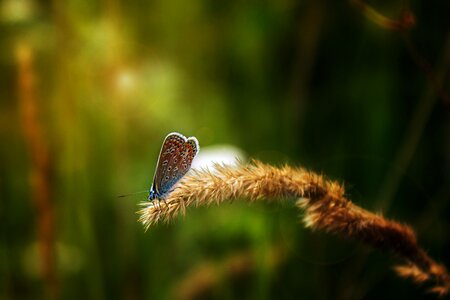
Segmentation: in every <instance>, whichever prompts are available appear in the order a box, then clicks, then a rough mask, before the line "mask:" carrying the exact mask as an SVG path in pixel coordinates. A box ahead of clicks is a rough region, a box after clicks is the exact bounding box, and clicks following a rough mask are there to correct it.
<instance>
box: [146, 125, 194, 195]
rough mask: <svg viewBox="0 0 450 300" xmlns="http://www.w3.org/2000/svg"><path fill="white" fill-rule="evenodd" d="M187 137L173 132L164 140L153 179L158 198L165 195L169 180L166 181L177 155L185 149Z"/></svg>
mask: <svg viewBox="0 0 450 300" xmlns="http://www.w3.org/2000/svg"><path fill="white" fill-rule="evenodd" d="M186 140H187V139H186V137H185V136H183V135H181V134H179V133H176V132H173V133H169V134H168V135H167V136H166V138H165V139H164V142H163V145H162V146H161V151H160V152H159V158H158V163H157V164H156V171H155V176H154V177H153V186H152V188H153V190H154V192H156V195H157V196H161V195H162V194H164V193H165V192H166V191H165V190H166V189H165V188H164V187H165V185H167V182H168V180H167V179H166V178H167V177H168V176H169V172H171V170H172V168H173V167H171V166H172V165H173V162H174V157H175V156H176V153H178V152H180V149H183V148H184V144H185V142H186Z"/></svg>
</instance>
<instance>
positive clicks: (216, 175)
mask: <svg viewBox="0 0 450 300" xmlns="http://www.w3.org/2000/svg"><path fill="white" fill-rule="evenodd" d="M233 199H247V200H248V201H261V200H268V201H285V200H287V199H298V200H296V205H297V206H298V207H299V208H301V209H303V210H304V216H303V222H304V224H305V226H306V227H310V228H312V229H316V230H323V231H326V232H329V233H331V234H335V235H338V236H341V237H343V238H350V239H354V240H357V241H361V242H362V243H364V244H366V245H369V246H371V247H373V248H376V249H379V250H382V251H389V252H391V253H394V254H395V255H396V256H398V257H399V258H402V259H404V261H405V262H406V263H405V264H404V265H401V266H397V267H395V271H396V272H397V274H398V275H399V276H401V277H405V278H411V279H412V280H413V281H414V282H415V283H423V282H429V283H431V284H432V288H431V291H432V292H435V293H437V294H438V295H440V296H444V295H448V293H449V291H450V276H449V275H448V273H447V270H446V268H445V267H444V266H443V265H441V264H438V263H437V262H435V261H434V260H433V259H432V258H431V257H429V256H428V254H427V253H426V252H425V251H424V250H423V249H422V248H421V247H420V246H419V245H418V243H417V239H416V235H415V233H414V231H413V230H412V229H411V227H409V226H407V225H403V224H400V223H398V222H395V221H391V220H387V219H385V218H384V217H383V216H381V215H379V214H375V213H372V212H370V211H367V210H365V209H363V208H361V207H358V206H356V205H355V204H353V203H352V202H351V201H350V200H348V199H347V198H346V197H345V195H344V188H343V186H342V185H340V184H339V183H337V182H335V181H331V180H327V179H325V178H324V177H323V176H321V175H318V174H316V173H313V172H310V171H307V170H305V169H302V168H292V167H289V166H284V167H282V168H276V167H273V166H270V165H267V164H263V163H261V162H258V161H255V162H253V163H251V164H248V165H244V164H240V165H238V166H226V165H215V167H214V168H213V169H212V170H201V171H194V172H193V173H192V174H191V175H188V176H186V177H185V178H184V179H183V180H182V181H181V182H180V183H179V184H178V185H177V188H176V189H175V190H174V191H173V192H171V193H170V194H169V195H168V196H167V198H166V199H165V200H164V202H165V203H164V202H162V203H158V202H157V201H153V202H144V203H142V204H141V205H142V206H143V208H142V209H140V210H139V212H138V213H139V214H140V218H139V221H140V222H142V224H143V225H144V227H145V228H146V229H148V228H149V227H150V226H151V225H154V224H156V223H158V222H160V221H166V222H167V221H169V220H171V219H173V218H174V217H176V216H177V215H179V214H184V213H185V212H186V207H188V206H201V205H210V204H220V203H222V202H225V201H232V200H233Z"/></svg>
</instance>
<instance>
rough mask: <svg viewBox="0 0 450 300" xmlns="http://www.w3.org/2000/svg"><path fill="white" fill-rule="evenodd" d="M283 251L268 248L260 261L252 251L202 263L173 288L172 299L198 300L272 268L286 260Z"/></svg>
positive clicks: (274, 247) (278, 248) (284, 251)
mask: <svg viewBox="0 0 450 300" xmlns="http://www.w3.org/2000/svg"><path fill="white" fill-rule="evenodd" d="M286 252H287V250H286V249H284V247H282V246H279V245H277V246H272V247H271V248H269V249H268V254H267V256H265V259H264V260H263V261H261V259H258V255H257V253H255V251H248V250H247V251H242V252H237V253H234V254H233V255H231V256H229V257H227V258H226V259H224V260H223V261H221V262H202V263H200V264H198V265H196V266H194V267H193V268H192V270H191V272H189V273H188V274H187V275H186V276H185V277H183V278H182V279H181V280H180V281H179V282H178V283H176V284H175V286H174V288H173V296H174V299H183V300H188V299H201V298H203V297H208V296H212V295H213V293H214V291H217V290H218V289H219V287H220V286H221V285H222V284H223V283H224V282H228V281H233V282H237V281H238V280H242V278H243V277H245V276H249V275H250V274H251V273H252V272H257V271H258V270H259V269H261V268H268V269H270V270H272V269H276V268H277V267H279V266H280V264H282V263H283V261H284V260H285V258H286Z"/></svg>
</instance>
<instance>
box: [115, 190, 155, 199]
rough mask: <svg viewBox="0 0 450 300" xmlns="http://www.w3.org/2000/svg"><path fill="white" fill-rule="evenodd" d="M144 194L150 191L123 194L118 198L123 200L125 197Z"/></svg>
mask: <svg viewBox="0 0 450 300" xmlns="http://www.w3.org/2000/svg"><path fill="white" fill-rule="evenodd" d="M142 193H148V190H145V191H139V192H136V193H131V194H123V195H119V196H117V198H123V197H128V196H131V195H137V194H142Z"/></svg>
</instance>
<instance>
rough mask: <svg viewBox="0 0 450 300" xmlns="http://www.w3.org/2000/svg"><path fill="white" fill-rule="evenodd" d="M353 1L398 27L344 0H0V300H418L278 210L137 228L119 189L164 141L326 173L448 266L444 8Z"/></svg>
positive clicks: (240, 210)
mask: <svg viewBox="0 0 450 300" xmlns="http://www.w3.org/2000/svg"><path fill="white" fill-rule="evenodd" d="M370 4H371V5H373V6H374V7H375V8H376V9H377V10H378V11H379V12H380V13H382V14H383V15H385V17H386V18H390V19H393V20H399V18H400V17H399V16H401V13H402V11H403V10H405V9H410V10H411V11H412V13H413V14H414V15H415V20H416V25H415V26H414V27H413V28H412V29H410V30H406V31H404V32H397V31H395V30H392V29H389V28H386V27H383V26H382V24H381V25H380V24H379V23H378V24H377V22H374V18H373V16H372V18H371V17H370V15H369V16H368V15H367V14H366V13H365V12H364V10H363V9H361V6H358V5H353V4H352V3H351V2H348V1H299V0H280V1H208V0H191V1H180V0H173V1H164V0H156V1H120V0H104V1H77V0H69V1H57V0H55V1H33V0H2V1H0V28H1V29H0V30H1V31H0V33H1V35H0V138H1V147H0V197H1V200H0V220H1V221H0V222H1V223H0V224H1V226H0V298H1V299H52V298H62V299H80V298H82V297H83V298H85V299H114V298H126V299H198V298H213V299H233V298H244V299H271V298H281V299H293V298H295V299H380V298H382V299H400V298H401V299H423V298H427V297H428V298H430V299H434V298H435V297H434V296H433V295H430V294H426V293H425V290H426V287H427V286H426V285H425V286H423V287H418V286H415V285H414V284H413V283H411V282H410V281H408V280H404V279H401V278H398V277H397V276H396V275H395V274H394V272H393V271H392V265H393V264H395V263H398V262H400V261H398V260H397V259H395V258H394V257H392V256H390V255H389V254H386V253H380V252H378V251H373V250H371V249H368V248H367V247H364V246H363V245H360V244H359V243H356V242H354V241H347V240H341V239H338V238H336V237H334V236H330V235H327V234H323V233H320V232H311V231H310V230H308V229H305V228H304V227H303V225H302V224H301V223H299V217H300V215H301V213H300V212H299V211H298V210H297V209H296V208H295V207H294V206H293V202H292V204H291V203H290V202H286V204H282V205H280V204H265V203H261V204H252V205H248V204H246V203H245V202H244V201H234V202H233V203H230V204H224V205H222V206H220V207H210V208H198V209H194V208H191V209H189V210H188V212H187V215H186V216H185V217H180V218H178V219H176V220H174V221H173V222H172V223H171V224H168V225H167V224H160V225H157V226H155V227H152V228H150V229H149V230H148V231H147V232H144V229H143V226H142V225H141V224H139V223H138V222H137V218H138V216H137V214H136V211H137V209H138V206H137V204H138V203H139V202H140V201H143V200H145V199H146V194H145V193H144V194H140V195H139V194H138V195H133V196H130V197H125V198H118V197H117V196H118V195H121V194H127V193H132V192H136V191H141V190H146V189H148V188H149V186H150V183H151V180H152V176H153V172H154V168H155V164H156V158H157V155H158V152H159V148H160V145H161V142H162V140H163V138H164V137H165V135H166V134H167V133H168V132H171V131H178V132H181V133H183V134H185V135H187V136H196V137H197V138H198V140H199V141H200V145H201V148H202V150H203V149H208V147H210V146H211V147H212V146H217V145H232V146H234V147H235V148H237V149H240V150H241V151H242V152H243V153H245V154H246V157H247V158H257V159H261V160H262V161H264V162H268V163H273V164H275V165H281V164H283V163H289V164H292V165H294V166H304V167H307V168H309V169H312V170H314V171H317V172H319V173H323V174H326V175H327V176H329V177H331V178H333V179H336V180H338V181H339V182H342V183H344V184H345V186H346V189H347V194H348V196H349V198H350V199H352V200H353V201H354V202H356V203H357V204H358V205H361V206H362V207H364V208H367V209H370V210H373V211H378V212H382V213H383V214H385V215H386V216H387V217H389V218H393V219H396V220H398V221H400V222H404V223H408V224H411V225H412V226H413V227H414V228H415V229H416V230H417V233H418V237H419V242H420V243H421V245H422V246H423V247H424V249H426V251H428V252H429V253H430V255H431V256H432V257H434V258H435V259H436V260H437V261H440V262H442V263H444V264H446V265H447V266H450V256H449V253H450V236H449V229H450V224H449V218H448V216H449V213H450V205H449V202H450V179H449V178H450V177H449V174H450V118H449V111H450V102H449V101H448V96H446V95H448V83H449V82H450V81H449V61H450V59H449V54H450V41H449V28H450V26H449V20H448V12H449V11H450V5H449V3H448V1H371V2H370ZM382 21H383V20H382ZM439 85H442V86H443V90H440V88H439Z"/></svg>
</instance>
